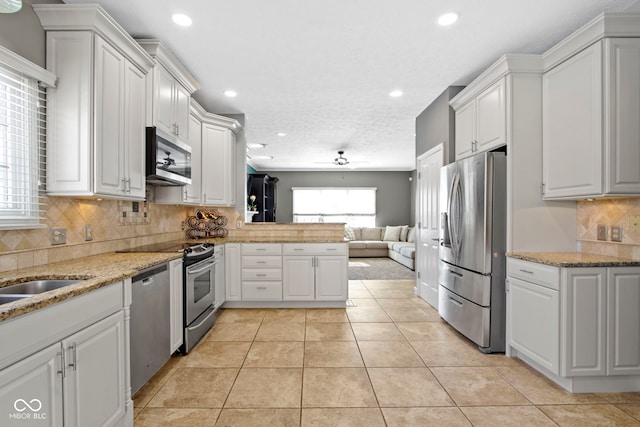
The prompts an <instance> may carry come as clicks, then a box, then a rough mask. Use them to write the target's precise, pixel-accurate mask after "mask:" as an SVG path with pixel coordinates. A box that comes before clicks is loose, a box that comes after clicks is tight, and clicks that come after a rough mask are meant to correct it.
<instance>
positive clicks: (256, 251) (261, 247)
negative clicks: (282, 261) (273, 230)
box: [242, 243, 282, 255]
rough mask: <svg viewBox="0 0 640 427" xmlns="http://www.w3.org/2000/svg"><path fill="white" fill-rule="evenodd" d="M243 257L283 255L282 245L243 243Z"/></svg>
mask: <svg viewBox="0 0 640 427" xmlns="http://www.w3.org/2000/svg"><path fill="white" fill-rule="evenodd" d="M242 255H282V245H281V244H280V243H243V244H242Z"/></svg>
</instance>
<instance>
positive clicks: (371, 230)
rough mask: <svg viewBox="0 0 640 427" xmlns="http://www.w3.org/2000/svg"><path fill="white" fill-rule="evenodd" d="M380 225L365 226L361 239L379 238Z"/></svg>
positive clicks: (380, 232) (380, 234) (380, 233)
mask: <svg viewBox="0 0 640 427" xmlns="http://www.w3.org/2000/svg"><path fill="white" fill-rule="evenodd" d="M382 230H383V228H382V227H365V228H363V229H362V240H381V237H382Z"/></svg>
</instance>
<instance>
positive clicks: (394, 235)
mask: <svg viewBox="0 0 640 427" xmlns="http://www.w3.org/2000/svg"><path fill="white" fill-rule="evenodd" d="M401 229H402V226H397V227H392V226H389V225H387V227H386V228H385V230H384V237H383V238H382V240H384V241H385V242H398V241H399V240H400V230H401Z"/></svg>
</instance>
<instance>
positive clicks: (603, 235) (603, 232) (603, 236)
mask: <svg viewBox="0 0 640 427" xmlns="http://www.w3.org/2000/svg"><path fill="white" fill-rule="evenodd" d="M597 238H598V240H607V226H606V225H600V224H598V237H597Z"/></svg>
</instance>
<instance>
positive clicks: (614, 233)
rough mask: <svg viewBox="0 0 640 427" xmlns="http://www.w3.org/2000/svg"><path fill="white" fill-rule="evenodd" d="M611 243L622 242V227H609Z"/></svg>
mask: <svg viewBox="0 0 640 427" xmlns="http://www.w3.org/2000/svg"><path fill="white" fill-rule="evenodd" d="M611 241H612V242H622V227H621V226H619V225H612V226H611Z"/></svg>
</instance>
